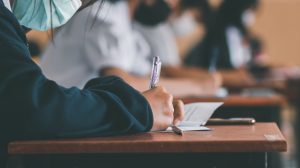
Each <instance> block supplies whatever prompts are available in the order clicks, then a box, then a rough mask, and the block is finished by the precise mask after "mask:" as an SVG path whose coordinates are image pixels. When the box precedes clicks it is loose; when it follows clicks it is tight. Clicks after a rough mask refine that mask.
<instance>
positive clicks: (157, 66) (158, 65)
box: [150, 56, 183, 135]
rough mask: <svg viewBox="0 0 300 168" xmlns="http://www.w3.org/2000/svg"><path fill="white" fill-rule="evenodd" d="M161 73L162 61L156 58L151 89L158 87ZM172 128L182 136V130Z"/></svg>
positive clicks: (173, 126) (154, 59) (175, 127)
mask: <svg viewBox="0 0 300 168" xmlns="http://www.w3.org/2000/svg"><path fill="white" fill-rule="evenodd" d="M160 71H161V61H160V58H159V57H158V56H155V57H154V58H153V64H152V71H151V79H150V89H153V88H155V87H156V85H157V84H158V82H159V77H160ZM170 127H171V128H172V131H173V132H174V133H175V134H177V135H182V134H183V132H182V130H181V129H180V128H178V127H177V126H175V125H171V126H170Z"/></svg>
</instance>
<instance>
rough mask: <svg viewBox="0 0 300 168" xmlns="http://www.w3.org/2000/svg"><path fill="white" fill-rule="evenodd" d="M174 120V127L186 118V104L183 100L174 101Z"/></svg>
mask: <svg viewBox="0 0 300 168" xmlns="http://www.w3.org/2000/svg"><path fill="white" fill-rule="evenodd" d="M173 106H174V119H173V125H177V124H179V123H180V122H181V121H182V120H183V118H184V104H183V102H182V101H181V100H174V101H173Z"/></svg>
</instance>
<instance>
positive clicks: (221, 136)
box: [9, 123, 287, 155]
mask: <svg viewBox="0 0 300 168" xmlns="http://www.w3.org/2000/svg"><path fill="white" fill-rule="evenodd" d="M210 128H212V129H213V131H206V132H185V133H184V135H183V136H179V135H176V134H174V133H142V134H137V135H131V136H119V137H101V138H89V139H72V140H46V141H20V142H12V143H10V144H9V153H10V154H12V155H17V154H76V153H184V152H186V153H189V152H198V153H200V152H201V153H208V152H209V153H210V152H284V151H286V150H287V142H286V140H285V138H284V137H283V136H282V134H281V132H280V130H279V129H278V127H277V125H276V124H274V123H256V124H255V125H253V126H210Z"/></svg>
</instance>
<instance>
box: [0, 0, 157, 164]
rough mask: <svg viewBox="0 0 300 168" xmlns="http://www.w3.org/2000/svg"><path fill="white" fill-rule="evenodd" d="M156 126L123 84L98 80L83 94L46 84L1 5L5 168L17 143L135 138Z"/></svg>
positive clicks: (0, 123)
mask: <svg viewBox="0 0 300 168" xmlns="http://www.w3.org/2000/svg"><path fill="white" fill-rule="evenodd" d="M152 124H153V116H152V111H151V108H150V106H149V104H148V102H147V101H146V99H145V98H144V97H143V96H142V95H141V94H140V93H139V92H137V91H136V90H134V89H133V88H132V87H130V86H129V85H127V84H126V83H125V82H124V81H122V80H121V79H120V78H117V77H106V78H97V79H93V80H91V81H89V82H88V83H87V85H86V86H85V88H84V89H83V90H79V89H77V88H70V89H66V88H63V87H60V86H59V85H57V84H56V83H55V82H54V81H51V80H48V79H47V78H45V76H44V75H43V74H42V72H41V70H40V68H39V67H38V66H37V65H36V64H35V63H34V62H33V61H32V60H31V58H30V54H29V50H28V47H27V42H26V37H25V34H24V32H23V30H22V28H21V26H20V25H19V23H18V21H17V20H16V18H15V17H14V15H13V14H12V13H11V12H10V11H9V10H7V9H6V8H5V7H4V5H3V2H2V0H0V168H1V167H3V165H4V164H5V160H6V157H7V144H8V142H10V141H12V140H28V139H46V138H47V139H53V138H72V137H94V136H108V135H120V134H131V133H137V132H146V131H149V130H150V129H151V127H152Z"/></svg>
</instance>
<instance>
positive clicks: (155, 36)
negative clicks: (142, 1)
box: [134, 0, 222, 86]
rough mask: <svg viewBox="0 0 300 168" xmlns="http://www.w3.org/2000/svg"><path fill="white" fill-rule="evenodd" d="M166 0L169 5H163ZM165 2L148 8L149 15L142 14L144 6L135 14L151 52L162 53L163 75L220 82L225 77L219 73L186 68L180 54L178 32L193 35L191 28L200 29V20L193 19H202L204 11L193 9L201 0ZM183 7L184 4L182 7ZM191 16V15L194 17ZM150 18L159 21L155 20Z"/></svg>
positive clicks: (214, 82)
mask: <svg viewBox="0 0 300 168" xmlns="http://www.w3.org/2000/svg"><path fill="white" fill-rule="evenodd" d="M203 1H204V0H201V1H197V2H200V4H201V5H202V3H203ZM149 2H151V0H150V1H149ZM157 2H159V1H157ZM166 2H167V3H168V4H169V7H168V8H166V7H167V6H165V5H164V4H167V3H166ZM166 2H164V1H161V3H156V4H155V5H153V6H155V7H152V9H151V10H149V14H144V13H143V12H141V13H139V9H142V8H138V10H137V14H136V17H134V30H136V31H138V32H139V33H141V34H142V35H143V37H144V38H145V40H146V41H147V43H148V44H149V46H150V53H151V55H159V56H160V57H161V59H162V63H163V64H162V75H163V76H165V77H168V78H173V79H176V78H188V79H192V80H197V79H198V80H199V79H201V80H202V82H201V83H202V84H205V83H206V84H207V85H212V86H215V85H216V84H217V85H220V84H221V80H222V79H221V77H220V75H219V74H218V73H209V72H208V71H206V70H203V69H202V70H201V69H199V68H189V67H185V66H183V65H182V59H181V58H180V56H179V52H180V51H179V47H180V46H179V45H177V43H176V42H177V40H176V33H179V34H181V36H183V35H186V34H188V35H190V34H189V33H190V31H194V29H195V28H197V21H195V22H196V23H194V20H197V19H199V20H200V18H201V16H200V15H201V14H199V13H196V12H195V11H194V10H196V9H197V11H198V6H196V7H195V6H194V5H199V3H195V2H194V1H189V2H190V3H191V2H194V3H192V4H190V3H188V2H185V1H181V0H166ZM182 6H184V7H183V8H182V9H181V7H182ZM155 8H156V9H155ZM179 8H180V9H179ZM143 10H144V9H143ZM179 10H180V11H179ZM188 10H190V12H188ZM166 12H167V13H166ZM185 14H186V15H187V16H185ZM182 15H184V16H183V17H184V18H183V19H182V18H181V16H182ZM190 15H192V16H191V17H192V18H191V17H190ZM162 17H164V18H162ZM193 17H195V18H193ZM151 18H152V19H153V20H154V19H156V20H157V21H156V22H154V21H153V20H151ZM159 20H160V21H159ZM177 20H178V21H177ZM190 20H192V21H190ZM175 22H177V23H175ZM178 22H180V23H178ZM182 24H184V25H182ZM191 24H192V25H191ZM185 26H188V27H187V29H188V30H183V29H186V27H185ZM176 31H177V32H176ZM179 36H180V35H179Z"/></svg>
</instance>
